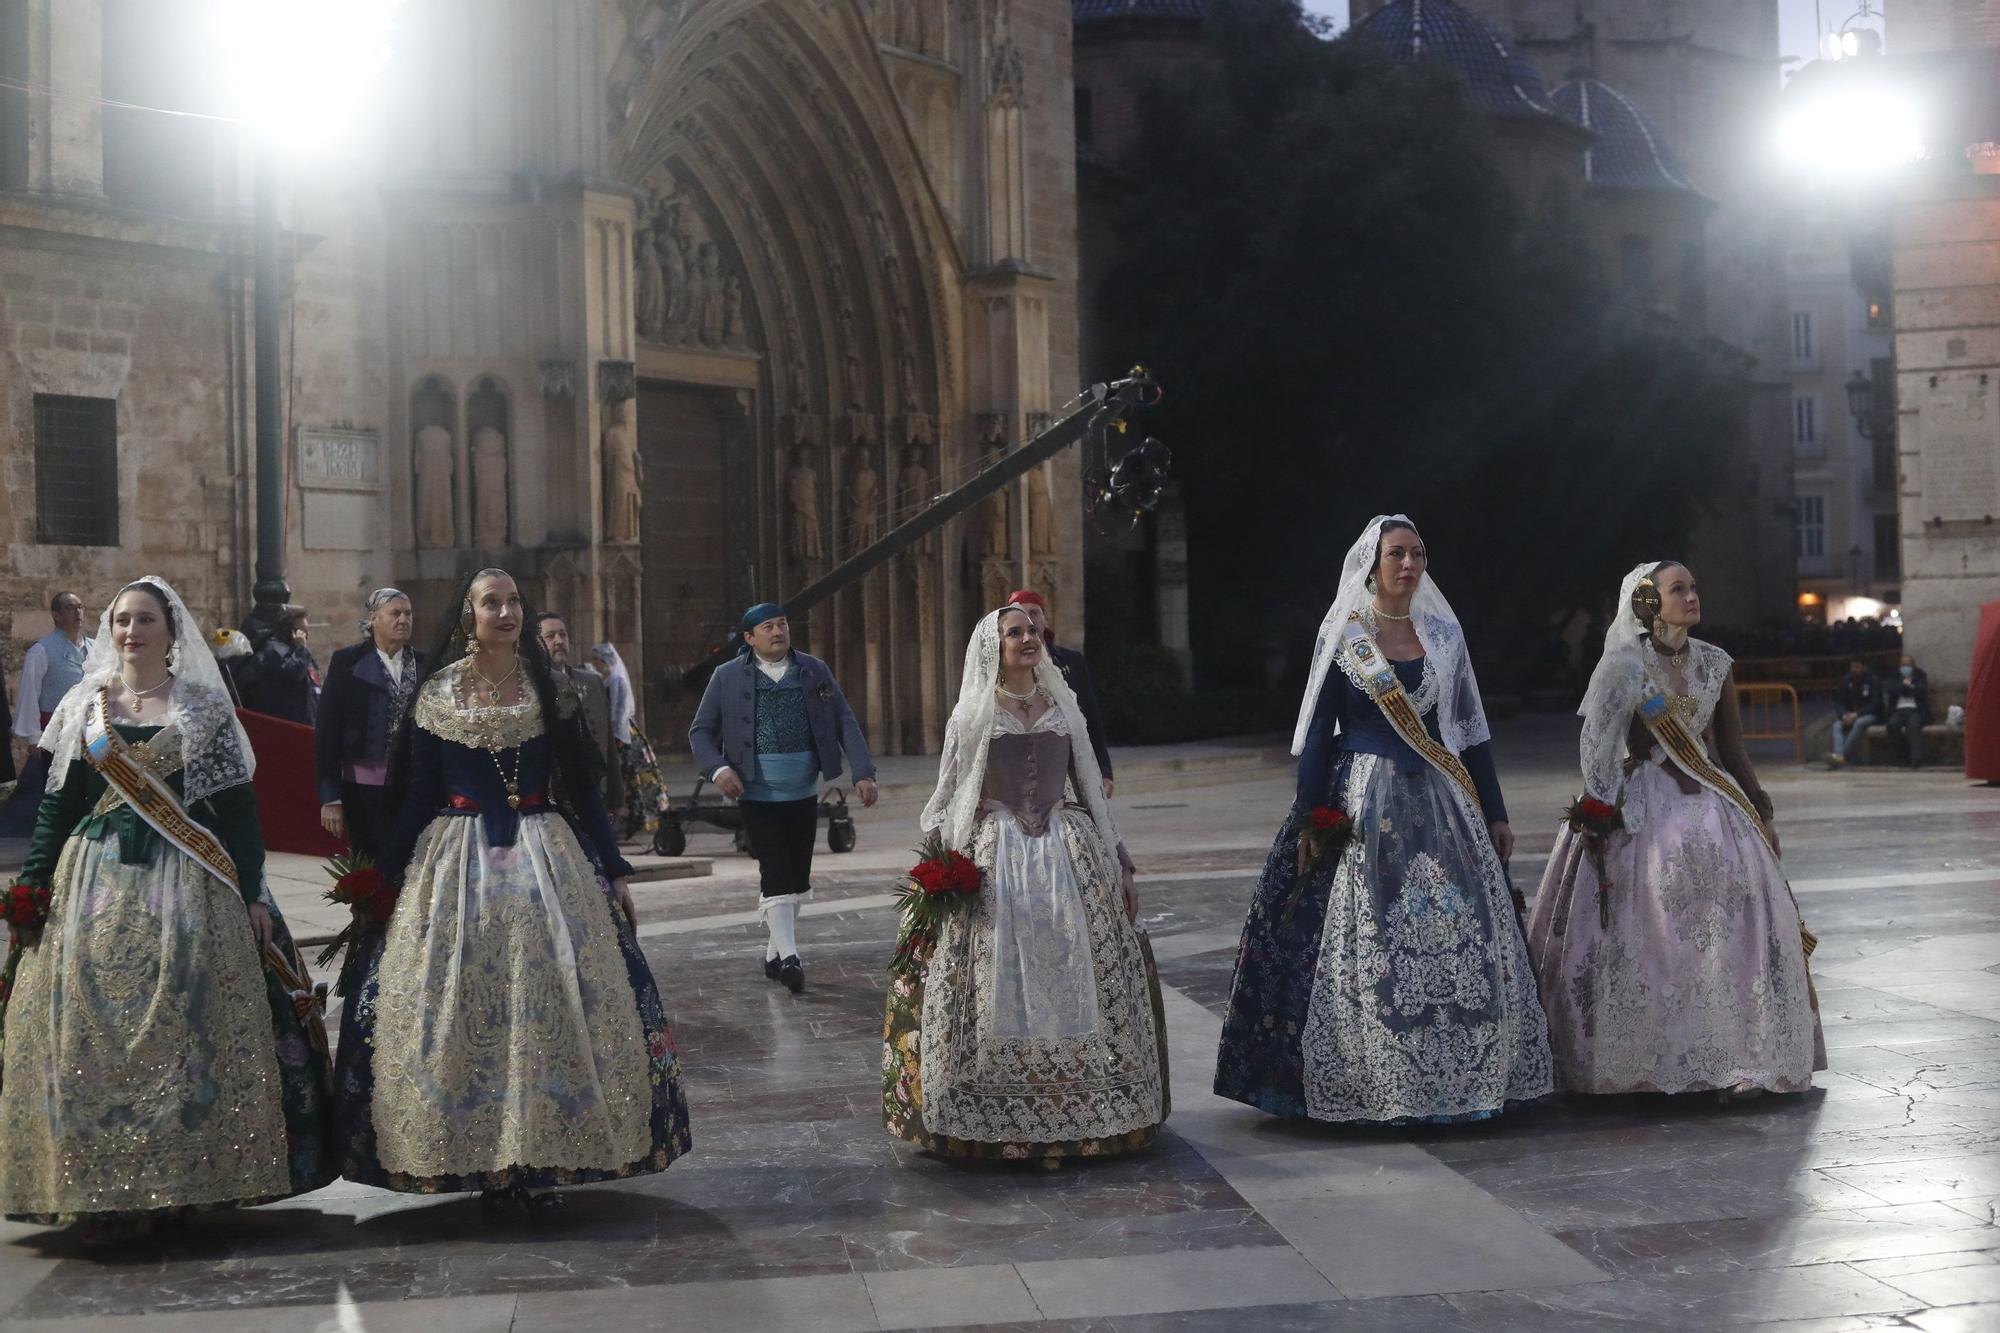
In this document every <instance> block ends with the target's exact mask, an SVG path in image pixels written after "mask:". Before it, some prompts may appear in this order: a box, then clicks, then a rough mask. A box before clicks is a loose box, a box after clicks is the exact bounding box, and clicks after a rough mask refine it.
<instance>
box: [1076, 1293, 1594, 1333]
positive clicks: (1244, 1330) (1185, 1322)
mask: <svg viewBox="0 0 2000 1333" xmlns="http://www.w3.org/2000/svg"><path fill="white" fill-rule="evenodd" d="M1111 1325H1112V1327H1113V1328H1114V1329H1116V1330H1117V1333H1324V1330H1327V1329H1353V1330H1366V1333H1479V1330H1478V1328H1477V1326H1476V1325H1474V1324H1472V1323H1470V1322H1468V1321H1467V1320H1466V1318H1465V1316H1464V1315H1463V1314H1461V1313H1459V1312H1458V1311H1457V1310H1454V1309H1452V1307H1451V1306H1450V1305H1448V1304H1446V1303H1445V1302H1444V1301H1443V1300H1442V1299H1441V1298H1439V1297H1436V1296H1412V1297H1406V1298H1403V1299H1396V1300H1383V1301H1322V1302H1320V1303H1318V1304H1314V1305H1265V1306H1252V1307H1247V1308H1244V1309H1240V1310H1183V1311H1176V1312H1174V1313H1172V1314H1154V1315H1122V1316H1120V1317H1118V1318H1116V1319H1113V1320H1112V1321H1111ZM1552 1333H1567V1331H1566V1330H1560V1329H1558V1330H1552ZM1590 1333H1597V1331H1596V1330H1595V1329H1592V1330H1591V1331H1590Z"/></svg>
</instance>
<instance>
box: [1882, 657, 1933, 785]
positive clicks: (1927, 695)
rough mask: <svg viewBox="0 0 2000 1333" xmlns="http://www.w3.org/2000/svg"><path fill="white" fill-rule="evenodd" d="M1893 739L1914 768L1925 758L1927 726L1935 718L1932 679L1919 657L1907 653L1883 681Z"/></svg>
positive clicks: (1894, 744) (1896, 746)
mask: <svg viewBox="0 0 2000 1333" xmlns="http://www.w3.org/2000/svg"><path fill="white" fill-rule="evenodd" d="M1882 706H1883V708H1885V709H1886V710H1887V726H1888V728H1889V740H1890V743H1891V744H1892V745H1893V746H1894V747H1895V749H1896V751H1898V752H1900V753H1901V755H1902V757H1903V759H1904V761H1905V762H1906V763H1908V764H1909V766H1910V767H1911V768H1921V767H1923V762H1924V728H1925V727H1927V726H1929V725H1930V722H1931V682H1930V677H1929V676H1926V675H1925V674H1924V669H1923V668H1922V667H1920V666H1918V665H1917V659H1916V658H1914V657H1912V656H1910V655H1909V654H1908V653H1904V654H1903V665H1902V666H1901V667H1900V668H1899V669H1898V670H1897V672H1896V674H1895V675H1893V676H1891V677H1889V678H1888V679H1887V680H1886V681H1884V682H1883V685H1882Z"/></svg>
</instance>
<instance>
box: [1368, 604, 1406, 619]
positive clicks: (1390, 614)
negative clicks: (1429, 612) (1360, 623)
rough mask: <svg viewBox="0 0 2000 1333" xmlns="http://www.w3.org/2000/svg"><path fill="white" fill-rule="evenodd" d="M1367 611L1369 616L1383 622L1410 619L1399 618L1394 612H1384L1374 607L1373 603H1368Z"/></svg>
mask: <svg viewBox="0 0 2000 1333" xmlns="http://www.w3.org/2000/svg"><path fill="white" fill-rule="evenodd" d="M1368 611H1369V614H1371V615H1377V616H1380V617H1382V619H1384V620H1408V619H1409V618H1410V617H1408V616H1399V615H1397V614H1396V613H1395V612H1394V611H1384V610H1383V609H1382V608H1381V607H1379V606H1377V605H1375V604H1374V603H1373V602H1370V603H1369V604H1368Z"/></svg>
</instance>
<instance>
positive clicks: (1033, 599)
mask: <svg viewBox="0 0 2000 1333" xmlns="http://www.w3.org/2000/svg"><path fill="white" fill-rule="evenodd" d="M1029 604H1033V605H1035V606H1039V607H1041V608H1042V610H1043V611H1044V612H1046V611H1047V610H1048V609H1049V604H1048V603H1047V602H1045V601H1043V600H1042V595H1041V594H1040V593H1038V592H1036V591H1035V590H1034V589H1033V588H1016V589H1015V590H1014V591H1013V592H1010V593H1008V594H1007V605H1009V606H1025V605H1029Z"/></svg>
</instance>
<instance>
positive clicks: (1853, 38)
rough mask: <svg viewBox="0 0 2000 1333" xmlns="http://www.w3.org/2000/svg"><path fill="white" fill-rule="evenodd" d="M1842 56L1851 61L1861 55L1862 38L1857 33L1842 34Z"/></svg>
mask: <svg viewBox="0 0 2000 1333" xmlns="http://www.w3.org/2000/svg"><path fill="white" fill-rule="evenodd" d="M1840 54H1842V55H1844V56H1846V57H1847V58H1849V59H1850V60H1851V59H1853V58H1854V57H1855V56H1858V55H1860V54H1861V36H1860V34H1858V33H1855V32H1843V33H1842V34H1840Z"/></svg>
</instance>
